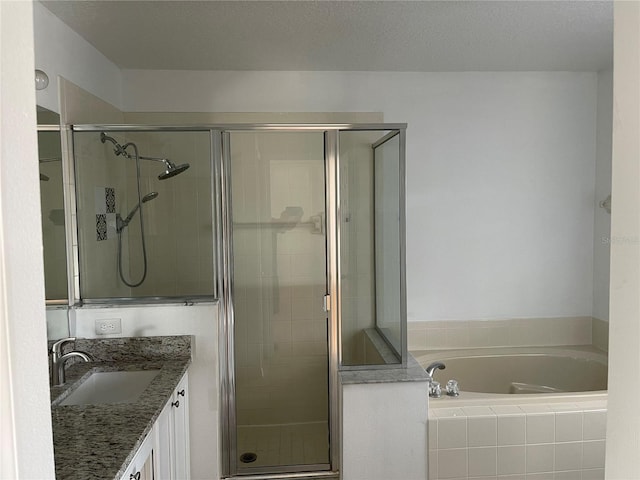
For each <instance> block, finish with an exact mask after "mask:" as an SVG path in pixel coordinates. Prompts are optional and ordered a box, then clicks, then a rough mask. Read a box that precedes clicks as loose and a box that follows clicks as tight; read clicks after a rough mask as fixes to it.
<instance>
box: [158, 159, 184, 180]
mask: <svg viewBox="0 0 640 480" xmlns="http://www.w3.org/2000/svg"><path fill="white" fill-rule="evenodd" d="M165 165H166V166H167V170H166V171H165V172H163V173H161V174H160V175H158V180H166V179H167V178H171V177H175V176H176V175H179V174H181V173H182V172H184V171H185V170H186V169H187V168H189V167H190V166H191V165H189V164H188V163H183V164H182V165H175V164H174V163H173V162H171V161H169V160H166V163H165Z"/></svg>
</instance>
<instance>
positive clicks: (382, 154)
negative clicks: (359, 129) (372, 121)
mask: <svg viewBox="0 0 640 480" xmlns="http://www.w3.org/2000/svg"><path fill="white" fill-rule="evenodd" d="M373 152H374V154H373V163H374V185H375V188H374V199H373V203H374V205H375V215H374V222H375V252H376V253H375V266H376V269H375V270H376V327H377V329H378V332H379V333H380V334H381V335H382V336H383V337H384V338H385V339H386V340H387V341H388V342H389V344H390V345H391V347H392V348H393V350H395V352H396V353H398V354H400V352H402V349H401V343H402V331H401V325H402V320H401V311H402V310H401V296H400V295H401V292H400V275H401V273H400V198H401V192H400V180H401V179H400V135H395V136H393V137H391V138H390V139H388V140H386V141H384V143H381V144H379V145H377V146H376V147H375V148H374V149H373Z"/></svg>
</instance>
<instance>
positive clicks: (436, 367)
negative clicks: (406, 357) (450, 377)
mask: <svg viewBox="0 0 640 480" xmlns="http://www.w3.org/2000/svg"><path fill="white" fill-rule="evenodd" d="M445 368H447V367H445V365H444V363H442V362H433V363H432V364H431V365H429V366H428V367H427V368H425V370H426V371H427V375H429V377H430V378H431V380H433V374H434V372H435V371H436V370H444V369H445Z"/></svg>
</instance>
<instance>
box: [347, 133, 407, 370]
mask: <svg viewBox="0 0 640 480" xmlns="http://www.w3.org/2000/svg"><path fill="white" fill-rule="evenodd" d="M338 146H339V148H338V150H339V152H338V153H339V182H340V183H339V192H340V206H339V218H338V222H339V231H340V237H339V240H340V258H339V263H340V282H341V285H340V307H341V310H340V318H341V339H342V345H341V348H342V350H341V364H342V365H344V366H364V365H390V364H398V363H401V362H402V327H401V325H402V318H401V317H402V308H401V300H402V296H401V273H400V272H401V262H400V258H401V255H400V242H401V240H400V233H401V229H400V202H401V191H400V143H399V135H398V132H395V131H394V132H389V131H386V132H385V131H379V130H376V131H341V132H340V135H339V142H338Z"/></svg>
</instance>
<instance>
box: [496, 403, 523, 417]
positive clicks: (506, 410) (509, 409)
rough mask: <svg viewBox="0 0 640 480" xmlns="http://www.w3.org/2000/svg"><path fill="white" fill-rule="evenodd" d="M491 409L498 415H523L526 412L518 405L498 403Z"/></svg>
mask: <svg viewBox="0 0 640 480" xmlns="http://www.w3.org/2000/svg"><path fill="white" fill-rule="evenodd" d="M491 410H493V411H494V413H495V414H496V415H498V416H500V415H522V414H524V412H523V411H522V410H521V409H520V408H519V407H517V406H516V405H496V406H493V407H491Z"/></svg>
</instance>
